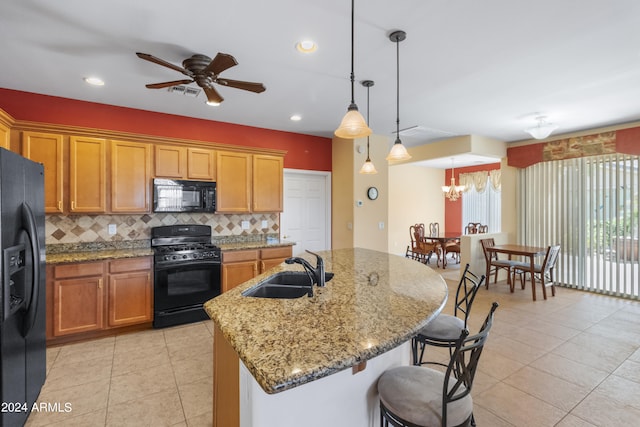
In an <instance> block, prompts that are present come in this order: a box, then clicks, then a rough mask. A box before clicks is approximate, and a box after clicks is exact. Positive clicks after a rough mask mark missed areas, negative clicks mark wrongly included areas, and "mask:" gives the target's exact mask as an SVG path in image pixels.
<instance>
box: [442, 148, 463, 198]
mask: <svg viewBox="0 0 640 427" xmlns="http://www.w3.org/2000/svg"><path fill="white" fill-rule="evenodd" d="M463 190H464V185H456V175H455V169H454V168H453V158H452V159H451V185H449V186H446V185H443V186H442V191H443V192H444V197H446V198H447V199H449V200H450V201H452V202H455V201H456V200H458V199H459V198H460V193H462V191H463Z"/></svg>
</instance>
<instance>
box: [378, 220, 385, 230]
mask: <svg viewBox="0 0 640 427" xmlns="http://www.w3.org/2000/svg"><path fill="white" fill-rule="evenodd" d="M378 228H379V229H380V230H384V221H380V222H379V223H378Z"/></svg>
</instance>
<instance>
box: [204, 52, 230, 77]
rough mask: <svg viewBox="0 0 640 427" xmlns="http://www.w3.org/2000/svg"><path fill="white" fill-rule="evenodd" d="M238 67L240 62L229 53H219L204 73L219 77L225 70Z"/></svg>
mask: <svg viewBox="0 0 640 427" xmlns="http://www.w3.org/2000/svg"><path fill="white" fill-rule="evenodd" d="M236 65H238V61H236V58H234V57H233V56H231V55H229V54H227V53H220V52H218V54H217V55H216V57H215V58H213V59H212V60H211V62H210V63H209V65H207V67H206V68H205V69H204V72H205V73H211V74H214V75H216V76H217V75H218V74H220V73H221V72H223V71H224V70H226V69H228V68H231V67H234V66H236Z"/></svg>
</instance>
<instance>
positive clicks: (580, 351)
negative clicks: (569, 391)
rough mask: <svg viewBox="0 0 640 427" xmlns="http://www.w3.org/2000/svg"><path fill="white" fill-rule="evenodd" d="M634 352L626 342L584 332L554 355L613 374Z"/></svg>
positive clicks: (557, 350) (555, 351) (558, 349)
mask: <svg viewBox="0 0 640 427" xmlns="http://www.w3.org/2000/svg"><path fill="white" fill-rule="evenodd" d="M634 350H635V348H634V347H633V346H631V345H630V344H628V343H626V342H624V341H620V340H616V339H614V338H606V337H601V336H599V335H594V334H589V333H585V332H583V333H581V334H578V335H576V336H575V337H573V338H571V339H570V340H569V341H567V342H566V343H564V344H562V345H560V346H558V347H557V348H555V349H554V350H553V351H552V353H554V354H557V355H560V356H563V357H566V358H568V359H571V360H575V361H576V362H580V363H582V364H585V365H589V366H593V367H596V368H599V369H602V370H605V371H607V372H613V371H614V370H615V369H617V368H618V366H620V364H621V363H622V362H624V361H625V360H626V359H627V358H628V357H629V356H630V355H631V354H633V352H634Z"/></svg>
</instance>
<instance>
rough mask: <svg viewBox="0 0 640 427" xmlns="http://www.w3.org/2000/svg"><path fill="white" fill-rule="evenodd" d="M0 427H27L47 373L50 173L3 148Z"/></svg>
mask: <svg viewBox="0 0 640 427" xmlns="http://www.w3.org/2000/svg"><path fill="white" fill-rule="evenodd" d="M0 256H1V257H2V260H1V262H0V291H1V292H0V379H1V380H2V389H1V390H0V392H1V395H0V397H1V398H2V399H1V404H2V408H1V409H2V410H1V411H0V426H2V427H8V426H11V427H13V426H21V425H23V424H24V423H25V422H26V420H27V417H28V416H29V412H30V410H31V408H32V406H33V404H34V402H35V401H36V399H37V398H38V395H39V394H40V389H41V388H42V385H43V384H44V379H45V374H46V351H45V345H46V342H45V245H44V168H43V166H42V165H41V164H39V163H35V162H32V161H31V160H28V159H25V158H24V157H22V156H20V155H18V154H16V153H13V152H11V151H8V150H5V149H3V148H0Z"/></svg>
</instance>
